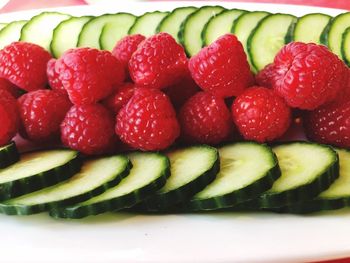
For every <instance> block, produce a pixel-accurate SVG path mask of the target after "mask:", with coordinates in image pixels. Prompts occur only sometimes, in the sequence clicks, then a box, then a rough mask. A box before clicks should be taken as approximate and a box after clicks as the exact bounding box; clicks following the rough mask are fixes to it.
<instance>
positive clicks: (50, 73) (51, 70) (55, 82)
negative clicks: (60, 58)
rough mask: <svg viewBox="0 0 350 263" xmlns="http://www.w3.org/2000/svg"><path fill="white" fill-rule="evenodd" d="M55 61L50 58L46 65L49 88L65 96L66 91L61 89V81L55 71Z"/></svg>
mask: <svg viewBox="0 0 350 263" xmlns="http://www.w3.org/2000/svg"><path fill="white" fill-rule="evenodd" d="M55 65H56V59H54V58H52V59H50V60H49V62H48V63H47V68H46V74H47V79H48V81H49V86H50V88H51V89H53V90H59V91H62V92H64V93H66V94H67V91H66V90H65V88H64V87H63V84H62V81H61V80H60V78H59V74H58V73H57V72H56V69H55Z"/></svg>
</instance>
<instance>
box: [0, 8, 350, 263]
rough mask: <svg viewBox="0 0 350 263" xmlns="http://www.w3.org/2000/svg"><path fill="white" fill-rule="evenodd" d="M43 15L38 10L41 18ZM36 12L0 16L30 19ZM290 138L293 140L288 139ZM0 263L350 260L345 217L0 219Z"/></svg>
mask: <svg viewBox="0 0 350 263" xmlns="http://www.w3.org/2000/svg"><path fill="white" fill-rule="evenodd" d="M205 4H217V3H205V2H204V3H203V2H196V3H195V2H181V3H179V2H178V3H176V2H168V3H162V2H154V3H128V4H126V3H125V1H114V2H112V1H110V2H109V3H108V5H100V6H86V7H85V6H84V7H83V6H79V7H68V8H55V10H58V11H62V12H68V13H71V14H73V15H85V14H91V15H98V14H102V13H112V12H122V11H126V12H132V13H135V14H141V13H143V12H145V11H151V10H171V9H172V8H174V7H177V6H181V5H197V6H198V5H205ZM220 4H222V5H223V6H225V7H228V8H241V9H247V10H267V11H270V12H286V13H292V14H295V15H299V16H300V15H303V14H305V13H311V12H322V13H328V14H330V15H336V14H338V13H340V12H342V11H343V10H336V9H325V8H314V7H306V6H290V5H272V4H254V3H227V2H226V3H220ZM40 11H42V10H40ZM40 11H38V10H36V11H26V12H19V13H12V14H4V15H1V16H0V21H1V22H2V21H5V22H6V21H11V20H19V19H24V18H30V17H32V16H33V15H35V14H37V13H39V12H40ZM290 133H291V136H296V134H297V133H296V132H293V131H291V132H290ZM0 235H1V236H0V240H1V241H0V262H4V263H10V262H18V263H23V262H35V263H41V262H45V263H48V262H50V263H51V262H59V263H62V262H72V263H80V262H84V263H89V262H91V263H99V262H101V263H112V262H113V263H115V262H130V263H136V262H152V263H156V262H201V263H202V262H249V263H252V262H269V263H272V262H279V263H280V262H296V261H297V262H302V261H304V262H305V261H311V260H321V259H328V258H335V257H343V256H350V211H349V210H342V211H336V212H328V213H323V214H318V215H312V216H297V215H279V214H270V213H259V214H253V213H250V214H249V213H245V214H243V213H214V214H196V215H182V214H179V215H152V216H142V215H132V214H126V213H119V214H112V213H110V214H105V215H100V216H96V217H90V218H87V219H83V220H76V221H72V220H71V221H69V220H54V219H51V218H49V217H48V216H47V215H46V214H40V215H35V216H29V217H9V216H4V215H1V216H0Z"/></svg>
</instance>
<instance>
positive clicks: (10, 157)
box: [0, 142, 19, 168]
mask: <svg viewBox="0 0 350 263" xmlns="http://www.w3.org/2000/svg"><path fill="white" fill-rule="evenodd" d="M18 160H19V153H18V150H17V147H16V144H15V143H14V142H11V143H9V144H8V145H5V146H2V147H0V168H5V167H7V166H9V165H11V164H14V163H16V162H18Z"/></svg>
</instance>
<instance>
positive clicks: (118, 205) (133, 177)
mask: <svg viewBox="0 0 350 263" xmlns="http://www.w3.org/2000/svg"><path fill="white" fill-rule="evenodd" d="M128 157H129V158H130V160H131V163H132V164H133V168H132V169H131V171H130V174H129V175H128V176H127V177H126V178H125V179H124V180H123V181H122V182H121V183H120V184H118V185H117V186H115V187H112V188H110V189H108V190H107V191H106V192H104V193H102V194H100V195H98V196H95V197H93V198H91V199H89V200H87V201H84V202H82V203H78V204H76V205H74V206H68V207H63V208H54V209H52V210H51V211H50V215H51V216H52V217H55V218H83V217H86V216H89V215H97V214H101V213H104V212H107V211H113V210H121V209H124V208H129V207H132V206H134V205H135V204H137V203H139V202H141V201H143V200H144V199H146V198H147V197H148V196H150V195H152V194H154V193H155V192H156V191H157V190H158V189H160V188H161V187H163V186H164V184H165V182H166V179H167V177H168V176H169V174H170V164H169V159H168V158H167V157H166V156H165V155H162V154H159V153H151V152H144V153H141V152H136V153H131V154H129V155H128Z"/></svg>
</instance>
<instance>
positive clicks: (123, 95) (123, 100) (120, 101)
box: [103, 82, 135, 114]
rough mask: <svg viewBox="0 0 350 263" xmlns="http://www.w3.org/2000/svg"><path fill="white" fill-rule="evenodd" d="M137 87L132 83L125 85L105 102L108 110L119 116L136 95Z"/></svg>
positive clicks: (117, 89) (119, 87)
mask: <svg viewBox="0 0 350 263" xmlns="http://www.w3.org/2000/svg"><path fill="white" fill-rule="evenodd" d="M134 90H135V85H134V84H133V83H131V82H126V83H123V84H122V85H120V86H118V87H117V88H116V90H115V91H114V92H113V93H112V94H111V95H110V96H109V97H108V98H106V99H105V100H104V101H103V105H104V106H106V108H107V109H109V110H110V111H112V112H113V113H115V114H117V113H118V112H119V111H120V110H121V108H123V107H124V106H125V105H126V104H127V103H128V101H129V100H130V99H131V97H132V96H133V95H134Z"/></svg>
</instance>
